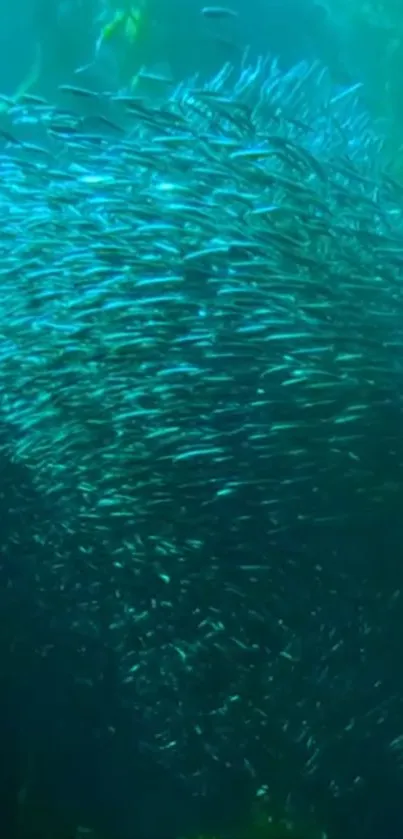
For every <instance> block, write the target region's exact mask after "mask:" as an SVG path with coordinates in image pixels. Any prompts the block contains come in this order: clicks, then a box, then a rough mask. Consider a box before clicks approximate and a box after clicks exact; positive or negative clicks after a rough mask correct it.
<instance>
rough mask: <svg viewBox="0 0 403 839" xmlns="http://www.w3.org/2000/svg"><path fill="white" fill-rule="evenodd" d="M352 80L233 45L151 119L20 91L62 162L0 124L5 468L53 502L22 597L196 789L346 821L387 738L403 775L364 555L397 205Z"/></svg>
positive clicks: (400, 208) (374, 502)
mask: <svg viewBox="0 0 403 839" xmlns="http://www.w3.org/2000/svg"><path fill="white" fill-rule="evenodd" d="M360 90H361V89H358V88H357V89H356V90H353V89H351V91H349V93H348V95H347V94H346V95H345V96H340V95H339V93H338V91H337V89H336V90H335V91H334V92H332V86H331V82H330V80H329V78H328V75H327V73H326V70H325V69H324V68H323V67H322V66H321V65H319V64H314V65H311V64H310V63H308V62H301V63H300V64H298V65H296V66H295V67H292V68H291V69H290V70H288V71H286V72H284V71H283V70H282V69H280V68H279V65H278V62H277V61H276V60H274V59H270V58H267V57H261V58H258V59H256V61H253V60H252V59H251V58H250V55H249V53H247V54H245V55H244V56H243V59H242V66H241V67H240V68H238V70H237V68H236V66H232V65H229V64H226V65H224V66H223V67H222V68H221V69H220V71H219V72H218V73H217V74H216V75H214V76H213V77H212V78H210V79H207V80H206V81H205V82H204V83H202V82H201V81H200V79H192V78H189V79H182V80H181V81H180V82H179V83H177V84H173V83H172V85H171V84H170V85H161V95H160V98H159V101H158V103H156V102H155V99H154V98H152V97H147V95H146V94H145V95H144V96H136V95H134V94H133V93H132V92H131V91H130V90H129V91H127V90H119V91H113V90H112V91H111V90H109V91H106V92H105V93H102V92H100V93H94V94H92V93H91V91H90V90H87V89H86V88H76V87H75V86H71V85H64V86H63V88H62V94H63V95H64V94H68V95H69V97H70V98H69V102H70V99H71V107H69V109H68V110H63V109H62V108H60V106H59V105H58V104H57V103H52V102H49V103H48V106H47V107H44V105H43V102H42V101H37V100H36V99H35V97H33V98H31V99H26V100H25V101H24V104H23V108H24V113H26V114H27V115H28V117H29V118H30V120H32V121H33V122H34V123H35V124H36V125H37V128H38V136H39V135H40V137H41V140H40V142H41V146H40V148H43V149H47V148H49V149H50V150H51V151H52V154H49V156H47V155H46V154H38V153H37V151H35V149H33V148H32V147H31V146H30V144H29V143H27V142H26V141H25V138H23V137H22V138H21V140H20V139H19V138H20V133H19V132H20V122H19V120H20V118H21V112H20V111H19V110H18V108H17V109H15V108H13V107H12V108H11V109H10V111H9V113H8V122H7V128H6V129H4V131H7V132H8V133H7V134H5V133H4V131H3V138H4V139H5V140H6V142H5V143H2V147H1V149H0V175H1V177H0V222H1V224H0V230H1V253H2V258H1V265H0V361H1V363H0V417H1V422H2V428H3V429H4V433H3V435H2V453H3V455H4V456H7V458H8V460H9V463H10V464H12V465H13V467H15V469H17V468H18V470H21V471H22V472H23V473H24V475H26V476H29V480H30V482H31V484H32V487H33V489H34V491H35V494H36V497H37V498H38V499H40V500H41V510H42V512H41V515H39V514H38V515H37V514H35V515H34V514H32V512H31V513H30V515H29V516H27V521H28V519H29V522H28V524H29V526H30V527H31V528H32V540H31V541H32V544H33V545H34V547H35V553H34V554H29V556H30V565H29V569H28V571H27V574H28V573H29V574H30V573H31V572H32V577H33V580H34V583H33V586H32V592H31V596H32V603H33V604H35V608H37V609H38V613H39V614H40V615H42V616H43V621H46V620H47V616H50V617H49V637H50V638H51V639H55V637H56V634H55V633H56V630H55V627H58V628H60V632H62V631H63V632H66V633H67V636H68V637H69V638H71V639H73V640H72V644H73V645H74V644H76V642H78V644H79V648H80V665H79V667H78V670H77V672H76V670H75V669H74V668H73V666H72V668H71V670H72V672H71V676H70V678H71V679H72V680H73V681H74V680H76V683H77V685H80V684H83V683H85V684H86V686H88V690H91V691H93V692H94V696H96V695H97V689H98V688H99V685H100V684H101V683H102V684H104V678H105V680H106V679H107V676H105V677H104V676H103V674H102V673H101V672H100V671H99V665H98V664H97V662H94V656H93V655H92V653H91V649H92V647H91V644H92V642H93V641H94V639H95V640H96V641H97V642H99V643H100V644H101V646H102V649H107V650H108V651H110V655H111V657H113V661H114V673H115V676H114V681H113V683H112V686H111V694H113V696H114V697H115V699H116V703H117V706H116V709H115V712H116V717H117V718H119V709H123V708H124V709H126V710H127V709H128V708H129V709H131V710H130V714H131V715H132V716H133V718H134V717H135V718H136V719H139V720H140V721H141V730H142V734H141V738H140V742H139V744H138V748H139V750H140V753H143V754H144V755H152V757H153V760H154V761H155V762H156V764H159V765H161V767H164V768H165V769H166V770H167V771H169V773H171V774H172V775H174V776H175V777H177V778H178V779H179V780H180V781H181V783H183V784H184V785H185V786H186V789H189V790H190V792H191V795H192V796H193V795H194V796H196V797H200V798H203V797H205V796H206V795H208V794H210V792H211V793H213V792H214V791H215V790H216V783H217V770H220V771H221V770H222V771H223V772H224V771H225V773H228V777H229V776H230V775H231V773H234V777H235V776H236V777H238V776H239V777H244V778H245V779H247V784H248V789H249V788H251V789H252V792H253V795H256V796H260V795H261V792H260V791H261V790H267V789H269V790H270V791H272V794H273V795H278V796H280V797H281V795H282V794H283V792H284V785H285V782H284V778H287V779H288V778H289V776H290V779H289V780H287V784H288V785H289V786H288V788H287V795H288V794H290V795H295V797H296V798H297V799H298V800H301V799H302V800H303V799H304V798H307V800H308V802H310V795H311V790H312V783H313V782H314V783H313V786H314V787H315V788H316V786H318V787H320V785H321V784H322V783H323V784H324V787H326V790H327V792H326V795H327V796H328V799H329V802H330V801H337V800H339V799H340V797H342V796H346V797H347V796H348V801H349V810H350V809H351V801H352V800H353V796H354V791H355V788H356V786H355V780H354V779H355V778H357V777H360V778H361V779H362V785H363V786H364V787H366V788H368V789H370V788H371V770H370V769H368V762H367V761H366V759H365V757H363V755H362V749H361V746H362V743H363V742H365V743H367V742H368V741H371V739H372V735H373V732H374V730H376V732H377V733H376V737H377V738H378V740H380V741H381V742H382V749H383V750H384V753H385V754H387V755H388V757H390V758H391V759H393V760H396V767H397V768H396V771H398V764H399V762H400V763H401V707H400V706H401V700H400V688H399V682H398V677H397V676H396V671H397V670H398V668H396V658H397V655H398V651H397V653H396V656H394V655H389V645H390V640H391V638H394V637H400V636H398V633H395V631H394V629H393V627H394V621H396V625H398V622H397V610H398V608H399V599H398V598H395V597H392V591H394V590H395V589H398V588H399V586H398V585H397V584H396V585H395V580H394V574H395V572H394V571H393V569H392V562H391V561H390V560H389V553H388V552H391V555H393V551H392V548H391V546H390V544H389V543H388V545H389V546H388V547H387V549H386V548H385V546H384V544H382V550H381V551H380V553H382V560H381V559H379V566H378V565H377V560H376V559H371V562H372V564H373V565H375V572H374V570H373V565H372V567H370V565H371V563H370V562H369V559H368V557H369V554H368V553H366V548H365V545H364V544H363V541H364V542H365V539H366V538H368V542H371V541H373V539H372V536H373V534H374V532H375V530H376V527H377V526H378V525H379V527H380V529H381V530H382V534H383V536H382V538H385V539H386V535H387V532H388V530H387V529H385V528H382V527H381V524H379V523H382V521H384V520H388V519H387V516H388V515H389V514H390V510H391V509H393V508H394V505H396V494H397V490H396V488H397V487H399V486H401V470H402V467H403V446H402V435H401V427H402V410H403V400H402V396H401V392H402V373H403V363H402V361H401V355H402V353H401V350H402V348H403V290H402V282H401V274H402V264H403V201H402V191H401V188H400V187H399V186H398V185H397V184H395V183H394V182H393V180H392V179H391V178H390V176H389V175H388V174H387V173H386V172H385V173H384V172H383V168H382V160H383V150H384V147H385V138H383V137H382V135H380V134H379V129H378V127H376V126H374V125H373V123H372V121H371V118H370V116H369V115H368V113H367V111H366V109H365V104H364V103H363V101H362V100H361V98H360ZM329 91H330V93H329ZM87 101H88V102H89V103H90V106H91V112H90V113H89V114H88V116H86V115H84V116H83V108H84V109H85V103H86V102H87ZM77 102H78V104H79V108H78V112H76V110H75V107H76V103H77ZM94 106H95V107H96V111H97V113H96V117H95V118H94V113H93V108H94ZM336 125H337V127H335V126H336ZM89 126H91V130H90V128H89ZM339 128H340V130H339ZM53 152H54V153H53ZM20 495H21V497H22V498H23V497H24V492H22V491H21V493H20ZM20 503H21V504H22V503H23V501H21V502H20ZM396 506H398V517H399V516H400V507H401V505H396ZM395 509H396V507H395ZM383 517H386V518H385V519H384V518H383ZM16 519H17V524H16V525H15V529H14V530H13V531H12V534H11V536H7V532H5V534H4V539H5V540H6V539H9V540H10V541H9V542H7V550H8V551H9V552H10V555H12V556H14V555H15V552H16V551H15V545H16V544H17V545H18V544H20V542H19V540H21V538H22V537H21V530H23V528H22V526H21V522H22V521H24V522H25V518H24V516H22V515H18V516H16ZM31 519H32V521H31ZM399 521H400V518H399ZM28 524H27V527H28ZM24 527H25V524H24ZM363 534H365V538H364V536H363ZM30 544H31V542H30ZM4 552H6V548H5V549H4V551H3V553H4ZM23 554H24V552H22V554H21V556H22V555H23ZM19 562H20V563H21V562H22V559H20V560H19ZM384 562H385V563H386V567H387V570H388V573H385V574H384V573H383V571H384V566H382V567H381V563H384ZM399 567H400V566H399ZM377 569H378V570H377ZM378 571H379V573H378ZM389 574H390V578H389ZM399 574H400V571H399ZM25 584H26V581H25V578H24V585H25ZM13 598H16V593H15V587H14V585H13ZM26 601H27V597H26V590H25V589H24V592H23V600H22V602H23V603H24V604H25V603H26ZM13 602H14V600H13ZM388 621H390V623H388ZM41 625H42V624H41ZM385 625H386V629H385V628H384V627H385ZM78 639H79V640H78ZM52 643H53V644H54V645H56V652H55V655H59V647H58V641H57V640H53V641H52ZM396 643H397V642H396ZM397 648H398V643H397ZM386 651H388V656H386V654H385V652H386ZM41 655H42V656H43V655H47V647H46V645H44V647H43V649H41V650H39V652H38V656H39V657H40V656H41ZM60 655H61V657H62V658H63V651H62V650H61V651H60ZM386 658H387V661H389V659H390V660H391V663H390V666H388V665H387V664H385V661H384V659H386ZM384 667H388V669H387V674H386V676H385V677H383V675H382V674H383V672H384V670H383V668H384ZM86 689H87V688H86ZM357 695H358V696H359V697H360V700H359V703H358V704H357ZM363 695H364V698H363ZM103 718H104V714H102V715H100V725H102V722H101V720H102V719H103ZM374 736H375V735H374ZM343 750H344V751H343ZM342 754H346V755H348V760H346V761H343V760H342V759H340V755H342ZM382 754H383V751H382ZM290 767H292V768H293V771H292V772H291V769H290ZM291 776H292V777H291ZM323 779H324V780H323ZM245 783H246V780H245ZM360 784H361V781H360ZM290 788H291V792H290ZM329 806H330V804H329Z"/></svg>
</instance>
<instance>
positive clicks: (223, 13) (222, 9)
mask: <svg viewBox="0 0 403 839" xmlns="http://www.w3.org/2000/svg"><path fill="white" fill-rule="evenodd" d="M200 13H201V15H202V16H203V17H205V18H213V19H214V20H217V19H222V18H237V17H238V12H237V11H235V9H231V8H229V7H228V6H203V8H202V9H201V10H200Z"/></svg>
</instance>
